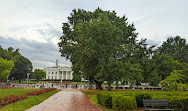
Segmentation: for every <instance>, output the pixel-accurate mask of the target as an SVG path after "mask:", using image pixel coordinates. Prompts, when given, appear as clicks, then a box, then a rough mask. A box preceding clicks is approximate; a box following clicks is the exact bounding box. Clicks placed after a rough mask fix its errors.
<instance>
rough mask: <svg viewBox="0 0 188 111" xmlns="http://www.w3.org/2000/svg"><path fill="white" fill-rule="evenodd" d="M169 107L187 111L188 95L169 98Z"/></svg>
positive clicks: (177, 110)
mask: <svg viewBox="0 0 188 111" xmlns="http://www.w3.org/2000/svg"><path fill="white" fill-rule="evenodd" d="M168 107H169V108H173V109H175V111H187V110H188V97H171V98H169V99H168Z"/></svg>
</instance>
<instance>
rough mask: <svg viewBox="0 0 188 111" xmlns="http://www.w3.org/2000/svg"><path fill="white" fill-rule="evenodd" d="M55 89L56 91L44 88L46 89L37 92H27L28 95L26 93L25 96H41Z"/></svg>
mask: <svg viewBox="0 0 188 111" xmlns="http://www.w3.org/2000/svg"><path fill="white" fill-rule="evenodd" d="M55 89H56V88H46V89H43V90H39V91H32V92H28V93H26V95H29V96H37V95H40V94H43V93H45V92H49V91H53V90H55Z"/></svg>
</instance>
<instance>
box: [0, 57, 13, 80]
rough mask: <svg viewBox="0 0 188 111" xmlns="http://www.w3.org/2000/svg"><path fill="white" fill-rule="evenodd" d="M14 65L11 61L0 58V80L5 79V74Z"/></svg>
mask: <svg viewBox="0 0 188 111" xmlns="http://www.w3.org/2000/svg"><path fill="white" fill-rule="evenodd" d="M12 67H14V62H13V61H7V60H6V59H0V80H5V79H6V77H7V74H8V73H10V71H11V70H12Z"/></svg>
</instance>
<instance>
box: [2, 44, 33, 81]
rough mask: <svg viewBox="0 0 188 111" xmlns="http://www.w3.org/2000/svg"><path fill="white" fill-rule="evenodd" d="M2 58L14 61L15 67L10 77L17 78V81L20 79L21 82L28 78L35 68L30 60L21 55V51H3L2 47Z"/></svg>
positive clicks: (11, 49) (12, 49)
mask: <svg viewBox="0 0 188 111" xmlns="http://www.w3.org/2000/svg"><path fill="white" fill-rule="evenodd" d="M0 58H2V59H7V60H11V61H14V63H15V67H14V68H13V70H12V71H11V72H10V76H9V77H15V79H19V82H21V80H22V79H24V78H26V74H27V73H30V72H31V70H32V68H33V66H32V64H31V62H30V61H29V59H27V58H25V57H24V56H22V55H21V54H20V53H19V49H16V50H14V48H12V47H9V48H7V49H3V48H2V47H1V46H0Z"/></svg>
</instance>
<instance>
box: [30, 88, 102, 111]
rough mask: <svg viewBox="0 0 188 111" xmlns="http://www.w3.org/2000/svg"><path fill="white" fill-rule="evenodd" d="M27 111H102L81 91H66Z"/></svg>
mask: <svg viewBox="0 0 188 111" xmlns="http://www.w3.org/2000/svg"><path fill="white" fill-rule="evenodd" d="M26 111H102V110H101V109H100V108H98V107H96V106H95V105H94V104H93V103H92V102H91V101H90V100H89V99H88V98H87V97H86V96H85V95H84V94H83V93H82V92H81V91H78V90H73V89H69V88H68V89H64V90H62V91H60V92H58V93H56V94H55V95H53V96H51V97H50V98H48V99H46V100H45V101H43V102H42V103H40V104H38V105H36V106H33V107H32V108H30V109H28V110H26Z"/></svg>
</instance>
